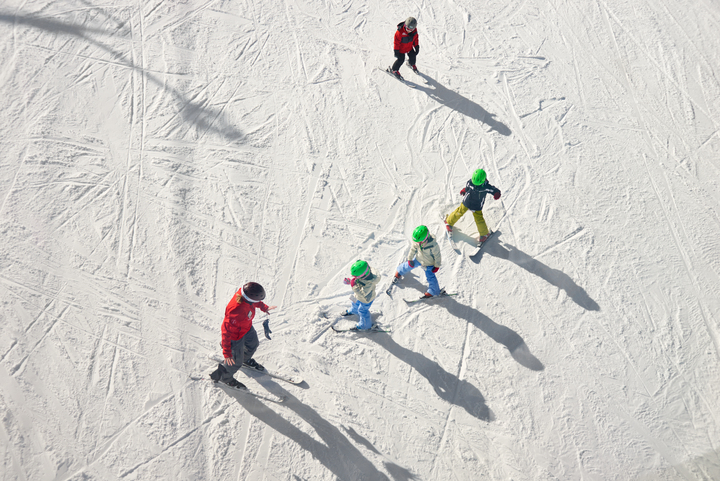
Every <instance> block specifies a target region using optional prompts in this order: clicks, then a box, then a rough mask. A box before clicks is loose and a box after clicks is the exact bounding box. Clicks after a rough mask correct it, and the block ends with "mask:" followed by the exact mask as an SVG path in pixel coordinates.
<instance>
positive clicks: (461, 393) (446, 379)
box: [368, 335, 495, 422]
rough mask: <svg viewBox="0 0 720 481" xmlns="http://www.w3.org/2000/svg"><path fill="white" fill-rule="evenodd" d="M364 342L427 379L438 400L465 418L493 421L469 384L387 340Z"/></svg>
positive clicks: (386, 337)
mask: <svg viewBox="0 0 720 481" xmlns="http://www.w3.org/2000/svg"><path fill="white" fill-rule="evenodd" d="M368 339H370V340H372V341H374V342H376V343H377V344H378V345H379V346H381V347H383V348H385V349H386V350H387V351H388V352H389V353H390V354H392V355H393V356H395V357H397V358H398V359H400V360H401V361H403V362H404V363H407V364H408V365H409V366H410V367H412V368H413V369H415V371H417V373H418V374H420V375H421V376H422V377H424V378H425V379H427V381H428V382H429V383H430V385H431V386H432V388H433V389H434V390H435V393H436V394H437V395H438V397H440V399H443V400H445V401H447V402H449V403H450V404H454V405H456V406H459V407H461V408H463V409H464V410H465V411H467V413H468V414H470V415H471V416H474V417H476V418H478V419H480V420H482V421H488V422H490V421H492V420H494V419H495V416H494V415H493V414H492V412H491V411H490V408H489V407H488V406H487V404H486V403H485V398H484V397H483V395H482V393H481V392H480V391H479V390H478V388H476V387H475V386H473V385H472V384H470V383H469V382H467V381H465V380H464V379H460V378H458V377H457V376H456V375H454V374H451V373H449V372H447V371H446V370H445V369H443V368H442V367H441V366H440V364H438V363H437V362H435V361H431V360H430V359H428V358H427V357H425V356H423V355H422V354H418V353H417V352H414V351H411V350H410V349H407V348H405V347H402V346H401V345H400V344H398V343H397V342H395V340H394V339H393V338H392V337H390V336H382V335H376V336H368Z"/></svg>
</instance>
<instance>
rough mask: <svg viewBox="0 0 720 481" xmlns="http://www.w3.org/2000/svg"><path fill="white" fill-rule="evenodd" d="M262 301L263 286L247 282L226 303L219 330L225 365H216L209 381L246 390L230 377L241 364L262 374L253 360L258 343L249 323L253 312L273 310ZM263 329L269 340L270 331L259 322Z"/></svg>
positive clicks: (265, 324)
mask: <svg viewBox="0 0 720 481" xmlns="http://www.w3.org/2000/svg"><path fill="white" fill-rule="evenodd" d="M263 299H265V289H263V286H261V285H260V284H258V283H257V282H248V283H247V284H245V285H244V286H242V287H241V288H240V289H238V291H237V292H236V293H235V295H234V296H233V298H232V299H231V300H230V302H229V303H228V305H227V307H226V308H225V319H223V323H222V326H221V328H220V331H221V333H222V342H221V345H222V350H223V357H224V358H225V361H224V362H223V363H222V364H218V367H217V369H216V370H215V371H214V372H213V373H212V374H210V379H212V380H213V381H215V382H218V381H220V382H223V383H225V384H227V385H228V386H230V387H233V388H235V389H246V388H245V385H244V384H243V383H241V382H239V381H238V380H236V379H235V378H234V377H233V374H235V373H236V372H238V371H239V370H240V368H241V367H242V366H243V364H244V365H246V366H248V367H251V368H253V369H257V370H258V371H264V370H265V368H264V367H263V366H261V365H260V364H258V362H257V361H255V359H253V354H255V351H256V350H257V348H258V345H259V344H260V341H259V340H258V335H257V332H255V328H254V327H253V325H252V321H253V318H254V317H255V309H256V308H257V309H260V310H261V311H262V312H265V313H267V312H269V311H271V310H272V309H275V308H276V307H277V306H267V305H266V304H264V303H263V302H262V301H263ZM263 328H264V330H265V337H267V338H268V339H270V334H272V331H271V330H270V325H269V323H268V320H267V319H265V321H264V322H263Z"/></svg>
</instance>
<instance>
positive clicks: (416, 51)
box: [415, 45, 420, 55]
mask: <svg viewBox="0 0 720 481" xmlns="http://www.w3.org/2000/svg"><path fill="white" fill-rule="evenodd" d="M419 53H420V45H415V55H417V54H419Z"/></svg>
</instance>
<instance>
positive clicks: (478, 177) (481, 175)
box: [472, 169, 487, 185]
mask: <svg viewBox="0 0 720 481" xmlns="http://www.w3.org/2000/svg"><path fill="white" fill-rule="evenodd" d="M485 179H487V174H486V173H485V171H484V170H482V169H478V170H476V171H475V172H474V173H473V176H472V183H473V184H475V185H483V184H484V183H485Z"/></svg>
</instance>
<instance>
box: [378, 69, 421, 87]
mask: <svg viewBox="0 0 720 481" xmlns="http://www.w3.org/2000/svg"><path fill="white" fill-rule="evenodd" d="M377 69H378V70H380V71H381V72H385V73H386V74H388V75H389V76H391V77H392V78H394V79H395V80H398V81H400V82H402V83H404V84H405V85H407V86H408V87H411V88H414V89H416V88H418V86H417V85H415V84H414V83H412V82H409V81H407V80H405V77H403V76H400V78H397V77H396V76H395V74H394V73H392V71H390V67H385V68H380V67H378V68H377Z"/></svg>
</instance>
